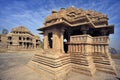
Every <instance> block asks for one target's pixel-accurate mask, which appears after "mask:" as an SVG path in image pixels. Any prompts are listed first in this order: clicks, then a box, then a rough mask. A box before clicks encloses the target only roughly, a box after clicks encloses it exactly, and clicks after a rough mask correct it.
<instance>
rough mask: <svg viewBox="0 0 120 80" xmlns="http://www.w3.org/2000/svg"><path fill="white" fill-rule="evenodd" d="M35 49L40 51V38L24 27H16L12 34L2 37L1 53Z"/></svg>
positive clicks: (2, 35)
mask: <svg viewBox="0 0 120 80" xmlns="http://www.w3.org/2000/svg"><path fill="white" fill-rule="evenodd" d="M35 49H40V38H39V36H37V35H34V34H32V33H31V32H30V31H29V30H28V29H27V28H25V27H24V26H18V27H15V28H13V29H12V31H11V32H10V33H8V34H1V35H0V52H6V51H29V50H35Z"/></svg>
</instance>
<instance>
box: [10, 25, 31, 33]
mask: <svg viewBox="0 0 120 80" xmlns="http://www.w3.org/2000/svg"><path fill="white" fill-rule="evenodd" d="M11 32H30V31H29V30H28V29H27V28H25V27H24V26H18V27H15V28H13V29H12V31H11Z"/></svg>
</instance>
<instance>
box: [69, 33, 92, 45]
mask: <svg viewBox="0 0 120 80" xmlns="http://www.w3.org/2000/svg"><path fill="white" fill-rule="evenodd" d="M70 42H71V43H91V42H92V37H91V36H89V35H76V36H71V37H70Z"/></svg>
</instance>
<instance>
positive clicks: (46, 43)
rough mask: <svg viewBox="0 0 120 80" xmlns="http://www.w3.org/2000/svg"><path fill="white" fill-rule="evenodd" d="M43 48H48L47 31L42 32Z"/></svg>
mask: <svg viewBox="0 0 120 80" xmlns="http://www.w3.org/2000/svg"><path fill="white" fill-rule="evenodd" d="M44 49H48V33H47V32H45V33H44Z"/></svg>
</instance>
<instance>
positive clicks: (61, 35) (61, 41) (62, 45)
mask: <svg viewBox="0 0 120 80" xmlns="http://www.w3.org/2000/svg"><path fill="white" fill-rule="evenodd" d="M63 34H64V30H62V31H61V33H60V44H61V52H62V53H64V44H63V42H64V39H63V38H64V36H63Z"/></svg>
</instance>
